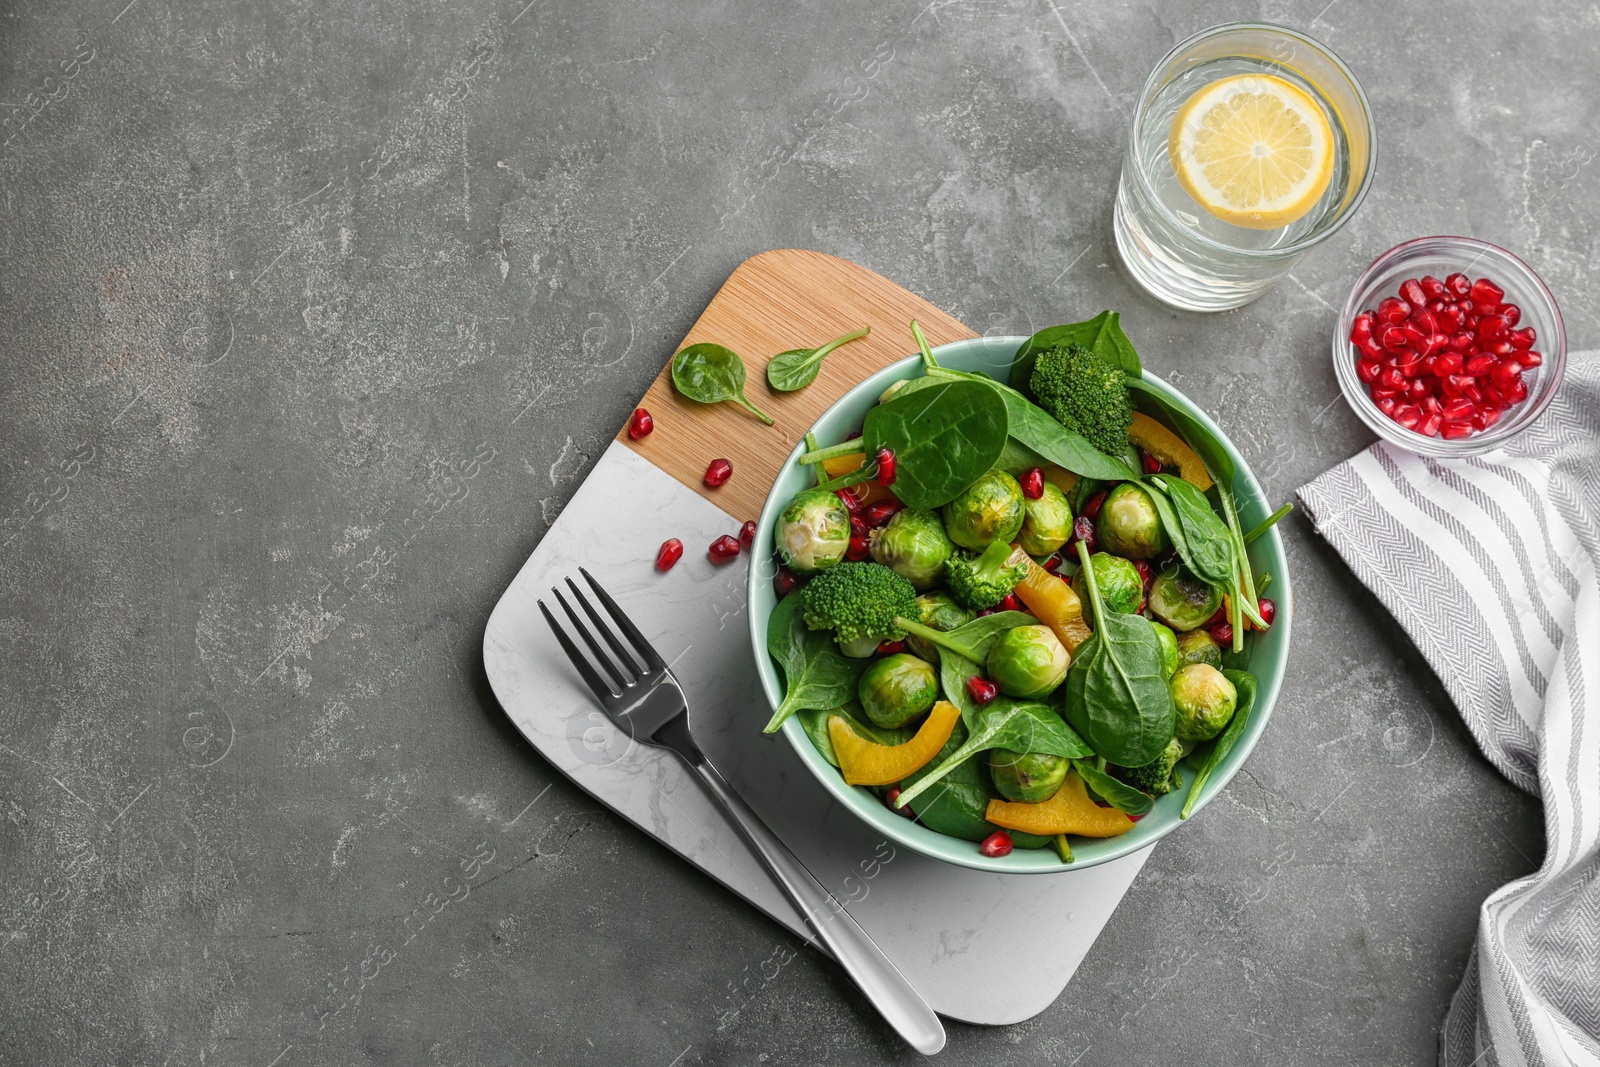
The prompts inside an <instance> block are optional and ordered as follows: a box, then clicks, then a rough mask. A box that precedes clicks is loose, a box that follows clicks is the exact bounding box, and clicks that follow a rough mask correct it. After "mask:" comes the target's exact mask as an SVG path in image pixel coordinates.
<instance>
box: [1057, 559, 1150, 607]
mask: <svg viewBox="0 0 1600 1067" xmlns="http://www.w3.org/2000/svg"><path fill="white" fill-rule="evenodd" d="M1089 566H1091V567H1093V568H1094V584H1095V585H1096V586H1097V587H1098V588H1099V590H1100V599H1101V600H1103V601H1105V605H1106V608H1107V609H1109V610H1111V611H1120V612H1121V613H1122V614H1124V615H1132V614H1133V613H1134V612H1136V611H1138V610H1139V602H1140V601H1141V600H1143V599H1144V579H1143V578H1141V577H1140V576H1139V568H1138V567H1135V566H1134V565H1133V564H1132V563H1130V562H1128V561H1127V560H1125V559H1123V558H1122V557H1121V556H1113V555H1112V554H1111V553H1109V552H1096V553H1094V554H1093V555H1091V556H1090V557H1089ZM1072 591H1073V592H1074V593H1077V594H1078V599H1079V600H1081V601H1082V602H1083V604H1084V609H1083V610H1084V614H1085V616H1087V615H1088V614H1089V607H1088V604H1089V584H1088V583H1087V582H1085V581H1084V580H1083V572H1081V571H1080V572H1079V573H1077V574H1074V575H1073V576H1072Z"/></svg>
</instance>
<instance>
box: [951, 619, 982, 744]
mask: <svg viewBox="0 0 1600 1067" xmlns="http://www.w3.org/2000/svg"><path fill="white" fill-rule="evenodd" d="M985 617H986V618H987V617H988V616H985ZM982 673H983V668H982V667H980V666H979V665H978V664H976V663H974V662H973V661H972V660H970V659H968V658H967V657H966V656H963V655H962V654H961V653H959V652H952V651H950V650H949V649H948V648H944V649H940V650H939V685H940V686H941V687H942V688H943V689H944V698H945V699H946V700H948V701H949V702H950V703H952V704H954V705H955V706H956V707H957V708H958V709H959V710H960V711H961V721H962V722H964V723H966V724H967V728H968V729H969V730H970V729H971V728H972V727H973V725H974V724H975V723H976V722H977V719H978V712H980V711H982V710H983V705H982V704H979V703H978V702H977V701H976V700H973V699H972V694H971V693H968V692H967V679H968V678H975V677H977V676H978V675H980V674H982Z"/></svg>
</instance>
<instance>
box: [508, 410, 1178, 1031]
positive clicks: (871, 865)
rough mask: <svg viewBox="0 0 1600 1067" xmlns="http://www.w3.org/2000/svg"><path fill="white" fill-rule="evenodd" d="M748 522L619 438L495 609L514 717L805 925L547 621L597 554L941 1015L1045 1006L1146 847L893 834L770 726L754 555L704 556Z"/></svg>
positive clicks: (719, 736) (741, 757)
mask: <svg viewBox="0 0 1600 1067" xmlns="http://www.w3.org/2000/svg"><path fill="white" fill-rule="evenodd" d="M749 517H750V518H754V517H755V516H753V515H752V516H749ZM737 532H738V523H737V522H735V521H733V520H732V519H730V518H729V516H728V515H727V514H725V513H724V512H723V511H721V510H720V509H719V508H717V507H716V506H715V505H714V504H713V503H711V502H710V501H708V500H706V499H704V498H703V497H701V496H700V495H699V494H697V493H696V492H694V491H693V490H691V489H689V488H687V487H686V486H684V485H683V484H682V483H681V482H679V481H677V480H676V479H674V478H673V477H671V476H670V475H668V474H666V473H664V472H662V471H661V470H659V469H658V468H656V467H654V466H652V465H651V464H650V463H649V462H647V461H646V460H645V459H643V458H642V457H640V456H639V455H637V454H636V453H634V452H633V451H631V450H630V449H628V448H627V447H625V446H623V445H621V444H618V443H615V442H613V443H612V444H611V446H610V447H609V448H608V449H607V450H606V453H605V455H603V456H602V457H601V458H600V461H599V462H598V463H597V464H596V465H595V468H594V471H593V472H592V473H591V474H590V475H589V477H588V479H587V480H586V481H585V482H584V484H583V485H582V486H581V487H580V488H579V490H578V492H577V495H576V496H574V497H573V499H572V502H571V503H569V504H568V505H567V507H566V509H565V510H564V511H563V512H562V513H561V515H560V517H559V518H558V519H557V520H556V522H555V525H554V526H552V527H551V529H550V530H549V532H548V533H546V534H545V537H544V540H543V541H541V542H540V543H539V547H538V548H537V549H535V550H534V553H533V555H532V556H530V557H529V559H528V562H527V563H525V564H524V565H523V567H522V570H521V571H520V572H519V573H518V574H517V577H516V579H515V580H514V581H513V582H512V583H511V587H510V588H509V589H508V590H506V593H505V595H504V596H502V597H501V598H500V602H499V603H498V604H496V605H495V609H494V612H493V614H491V615H490V617H489V624H488V629H487V631H486V632H485V635H484V642H483V659H484V666H485V668H486V669H487V671H488V675H489V681H490V684H491V685H492V686H493V687H494V691H495V695H496V696H497V697H499V699H500V704H501V706H502V707H503V708H504V709H505V711H506V714H507V715H509V716H510V717H511V720H512V722H514V723H515V724H516V726H517V729H519V730H521V731H522V733H523V735H524V736H525V737H527V739H528V740H529V742H531V743H532V744H533V746H534V748H536V749H538V750H539V752H540V753H541V754H542V755H543V756H544V757H545V758H546V759H548V760H549V761H550V762H551V763H553V764H555V766H556V767H558V768H559V769H560V770H561V771H562V772H563V773H565V774H566V775H567V776H568V777H570V778H571V779H572V780H573V781H574V782H576V783H577V784H578V785H579V786H581V787H583V789H585V790H586V791H588V792H589V793H590V794H591V795H593V796H594V797H595V799H597V800H599V801H601V802H602V803H604V804H605V805H607V806H608V807H610V808H612V809H613V810H615V811H616V812H617V813H618V814H620V815H622V816H623V817H624V818H626V819H627V820H628V821H630V822H632V823H633V824H634V825H636V826H638V827H639V828H640V829H641V830H643V831H645V832H646V833H648V834H650V835H652V836H653V837H655V838H657V839H658V840H660V841H661V842H662V843H663V844H665V845H666V846H667V847H668V848H670V849H672V850H673V851H674V852H676V853H678V854H679V855H680V856H682V857H684V858H685V859H686V860H688V861H689V862H690V863H693V864H694V865H695V866H697V867H699V868H700V869H701V870H703V871H705V872H706V873H707V874H709V875H710V876H711V877H713V878H715V879H716V880H717V881H719V882H721V883H722V884H723V885H725V886H727V887H728V888H729V889H731V890H732V891H733V892H735V893H737V894H739V895H740V896H741V897H743V898H745V899H746V900H748V901H749V902H750V903H752V904H754V905H755V906H756V907H758V908H760V909H761V910H762V911H764V912H766V913H767V914H768V915H769V916H771V917H772V918H773V919H775V920H776V921H778V922H779V923H782V924H783V925H784V926H786V927H788V928H789V929H790V930H791V931H793V932H794V933H795V934H797V935H799V936H801V937H805V938H807V939H809V933H808V931H807V929H806V927H805V925H804V923H803V921H802V920H801V918H800V914H799V913H798V912H797V911H795V909H794V908H793V907H791V906H790V904H789V902H788V900H787V899H786V898H785V897H784V896H783V895H782V894H781V892H780V891H779V890H778V888H777V887H776V886H775V885H774V884H773V883H772V882H771V881H770V880H769V879H768V877H767V875H766V873H765V870H764V869H763V868H762V866H761V864H760V861H758V860H757V859H756V857H755V855H754V854H753V853H752V852H751V851H750V850H749V848H748V847H746V845H745V844H744V841H743V839H742V838H740V836H739V834H738V832H737V831H736V830H735V829H734V827H733V826H732V824H730V823H729V822H727V821H726V820H725V819H724V818H723V817H722V815H721V814H720V812H719V811H718V810H717V809H716V808H715V807H713V805H712V803H711V801H710V800H709V799H708V798H707V797H706V796H705V794H704V793H703V792H702V791H701V788H700V786H699V784H698V782H697V781H696V779H695V778H694V777H693V776H692V775H691V774H689V773H688V772H687V771H686V770H685V768H684V767H683V765H682V764H681V763H680V762H679V760H678V758H677V757H676V756H675V755H673V754H672V753H670V752H666V751H664V750H662V749H656V748H649V747H646V746H642V745H637V744H634V743H633V742H632V741H631V740H630V739H628V738H627V737H625V736H623V735H622V734H620V733H619V732H618V731H617V730H616V729H615V728H613V727H612V726H611V725H610V723H609V722H608V721H607V720H606V718H605V716H604V715H602V714H601V712H600V710H599V708H598V707H597V706H596V705H595V704H594V702H593V699H592V697H591V696H590V694H589V692H588V690H587V689H586V688H585V687H584V685H583V682H582V680H581V679H580V678H579V677H578V675H577V674H576V672H575V671H574V670H573V669H572V667H571V665H570V664H569V663H568V662H567V660H566V657H565V656H564V655H563V654H562V652H561V649H560V646H558V645H557V644H556V642H555V640H554V638H553V637H552V636H551V634H550V632H549V629H548V627H547V626H546V625H545V621H544V618H543V616H541V615H540V613H539V610H538V606H537V600H538V598H540V597H544V598H546V599H547V600H548V599H549V590H550V587H551V586H552V585H554V584H556V583H557V582H558V581H559V580H561V579H562V578H564V577H565V576H567V575H576V574H577V569H578V567H579V566H584V567H587V568H588V569H589V572H590V573H591V574H593V575H594V576H595V577H596V578H597V579H598V580H599V581H600V582H601V583H602V584H603V585H604V586H605V587H606V589H607V590H608V591H609V592H610V593H611V594H612V596H614V597H615V598H616V600H617V602H618V603H619V604H620V605H621V606H622V608H623V610H625V611H626V612H627V613H628V614H629V616H631V617H632V619H633V620H634V622H635V623H636V624H637V625H638V626H639V629H640V630H641V631H642V632H643V633H644V634H645V636H646V637H647V638H648V639H649V640H650V641H651V642H652V643H653V644H654V645H655V647H656V649H657V650H658V651H659V652H660V653H661V655H662V656H663V657H664V658H665V659H666V660H667V661H668V662H669V663H671V664H672V669H673V672H674V673H675V674H676V675H677V677H678V680H679V681H680V682H681V683H682V685H683V688H684V690H685V692H686V693H687V695H688V698H689V709H690V718H689V722H690V726H691V729H692V730H693V732H694V735H695V737H696V739H697V740H698V741H699V743H700V746H701V748H702V749H704V751H705V752H706V754H707V756H709V757H710V759H711V760H712V762H713V763H715V764H716V765H717V766H718V767H719V768H721V770H722V771H723V773H724V774H725V775H726V776H727V778H728V780H729V781H731V782H732V783H733V785H734V787H735V788H736V789H738V790H739V792H740V793H741V794H743V796H744V798H745V799H746V800H747V801H748V802H749V803H750V806H751V807H753V808H754V809H755V810H756V812H757V813H758V814H759V815H760V816H761V817H762V818H763V819H764V820H766V822H767V825H768V826H770V827H771V828H772V829H773V831H774V832H776V833H777V834H778V836H779V837H781V838H782V839H783V840H784V842H785V843H786V844H787V845H788V846H789V847H790V848H791V849H792V850H793V851H794V853H795V854H796V855H797V856H798V857H799V858H800V860H801V861H802V862H804V863H805V864H806V866H807V867H809V868H810V869H811V871H812V873H813V874H815V875H816V876H817V878H818V880H819V881H821V882H822V884H823V885H825V886H827V887H828V888H829V889H830V890H831V891H832V892H833V893H834V895H835V896H837V897H838V898H839V899H840V900H841V901H843V902H845V903H846V906H847V907H848V909H849V911H850V914H851V915H853V916H854V917H855V918H856V920H857V921H858V922H859V923H860V924H861V926H862V927H863V928H865V929H866V931H867V932H868V933H869V934H871V935H872V937H873V939H874V940H876V941H877V943H878V944H879V945H880V946H881V947H882V948H883V950H884V952H885V953H887V954H888V956H889V958H890V959H892V960H893V961H894V962H895V963H896V965H898V966H899V967H900V969H901V971H903V972H904V973H905V975H906V976H907V977H908V978H910V979H911V981H912V982H913V983H914V984H915V985H916V987H917V988H918V989H919V990H920V991H921V992H922V994H923V996H925V997H926V998H927V999H928V1002H929V1003H930V1004H932V1005H933V1007H934V1009H935V1010H936V1011H938V1012H939V1013H940V1014H941V1015H945V1016H948V1017H950V1018H952V1019H959V1020H962V1021H964V1022H971V1023H981V1024H989V1025H998V1024H1004V1023H1015V1022H1020V1021H1022V1020H1024V1019H1027V1018H1030V1017H1031V1016H1034V1015H1036V1014H1038V1013H1039V1012H1041V1011H1043V1010H1044V1009H1045V1008H1046V1007H1048V1006H1049V1005H1050V1003H1051V1002H1052V1001H1054V1000H1055V999H1056V997H1057V996H1059V995H1060V993H1061V990H1062V989H1063V988H1065V986H1066V984H1067V981H1068V980H1069V979H1070V978H1071V977H1072V974H1073V972H1074V971H1076V970H1077V968H1078V964H1079V963H1080V962H1081V961H1082V960H1083V957H1084V955H1085V954H1086V953H1087V952H1088V951H1089V946H1091V945H1092V944H1093V943H1094V939H1095V938H1096V937H1097V936H1098V935H1099V933H1100V930H1101V928H1102V927H1103V926H1104V925H1105V923H1106V920H1108V919H1109V918H1110V917H1111V913H1112V911H1113V910H1114V909H1115V908H1116V906H1117V904H1118V902H1120V901H1121V899H1122V895H1123V894H1124V893H1126V892H1127V890H1128V886H1129V885H1130V884H1131V883H1132V881H1133V878H1134V876H1135V875H1136V874H1138V872H1139V868H1140V867H1142V866H1144V861H1145V859H1146V858H1147V857H1148V856H1149V849H1145V850H1143V851H1141V852H1138V853H1135V854H1134V855H1132V856H1128V857H1125V858H1123V859H1121V860H1117V861H1115V862H1112V863H1106V864H1102V865H1100V866H1097V867H1091V868H1087V869H1084V870H1078V871H1063V872H1061V873H1059V874H1047V875H1000V874H989V873H985V872H981V871H973V870H968V869H965V868H960V867H954V866H951V865H949V864H946V863H941V862H939V861H937V860H933V859H929V858H926V857H924V856H922V855H920V854H917V853H913V852H911V851H910V850H908V849H906V848H904V847H896V846H893V845H889V844H886V843H884V842H882V841H881V840H880V838H878V836H877V835H875V834H874V833H873V832H872V831H871V829H870V828H869V827H867V826H865V825H864V824H862V823H861V822H860V821H859V820H857V819H856V818H855V817H853V816H852V815H851V814H850V812H849V811H847V810H846V809H844V808H843V807H841V806H840V805H839V804H838V803H837V802H836V801H834V800H833V799H832V798H831V797H830V796H829V795H828V793H827V792H826V791H825V790H824V789H823V788H822V786H821V784H820V783H818V782H817V781H816V779H814V778H813V777H812V776H811V773H810V772H809V771H808V770H807V769H806V768H805V766H804V765H803V764H802V763H801V762H800V760H799V759H798V757H797V756H796V755H795V753H794V750H793V749H792V748H791V747H790V742H789V741H788V740H787V739H786V738H784V737H782V736H778V735H771V736H769V735H765V734H762V733H761V727H762V725H763V724H764V723H765V722H766V720H767V719H768V717H769V716H770V713H771V708H770V706H769V705H768V703H767V701H766V699H765V698H764V697H763V695H762V692H761V687H760V682H759V680H758V679H757V676H756V671H755V667H754V665H753V664H752V663H751V661H750V654H751V653H750V637H749V633H748V629H747V620H746V618H745V607H744V605H745V583H746V581H747V580H748V576H749V559H750V557H749V556H748V555H744V556H740V557H739V558H738V559H737V560H735V561H734V562H732V563H729V564H725V565H722V566H717V565H715V564H713V563H711V562H710V560H708V559H707V557H706V554H705V549H706V546H708V545H709V544H710V543H711V542H712V541H713V540H714V539H715V538H716V537H718V536H719V535H721V534H725V533H727V534H731V533H737ZM668 537H677V538H680V539H681V540H682V541H683V543H684V546H685V550H684V558H683V559H682V560H681V561H680V562H679V563H678V565H677V566H676V567H674V568H673V569H672V570H671V571H670V572H668V573H667V574H659V573H657V571H656V570H655V568H654V566H653V563H654V559H655V553H656V549H657V547H658V546H659V545H660V543H661V542H662V541H663V540H665V539H666V538H668Z"/></svg>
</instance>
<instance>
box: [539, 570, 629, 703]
mask: <svg viewBox="0 0 1600 1067" xmlns="http://www.w3.org/2000/svg"><path fill="white" fill-rule="evenodd" d="M550 591H551V592H552V593H554V594H555V595H556V600H557V602H559V603H560V604H561V607H562V610H564V611H565V612H566V613H567V618H569V619H571V620H572V628H573V629H574V630H577V631H578V634H579V636H581V637H582V638H583V643H584V644H586V645H588V646H589V651H590V652H592V653H594V660H595V662H596V663H598V664H599V665H600V667H601V669H602V670H604V671H605V672H606V674H608V675H610V676H611V678H612V679H613V680H614V681H615V682H616V683H617V691H618V692H619V693H621V692H627V689H628V686H630V685H632V684H633V678H632V677H625V676H624V675H623V672H622V671H620V670H618V669H617V668H616V666H614V665H613V664H612V662H611V661H610V660H609V659H607V658H606V654H605V653H604V652H603V651H601V649H600V642H598V641H596V640H595V639H594V634H592V633H590V632H589V628H588V627H587V626H585V625H584V624H583V620H582V619H580V618H578V613H577V612H576V611H573V610H572V605H571V604H568V603H567V598H566V597H564V596H562V595H561V587H560V586H556V587H555V588H553V589H551V590H550ZM630 666H631V664H630ZM631 673H632V672H631V671H629V674H630V675H631Z"/></svg>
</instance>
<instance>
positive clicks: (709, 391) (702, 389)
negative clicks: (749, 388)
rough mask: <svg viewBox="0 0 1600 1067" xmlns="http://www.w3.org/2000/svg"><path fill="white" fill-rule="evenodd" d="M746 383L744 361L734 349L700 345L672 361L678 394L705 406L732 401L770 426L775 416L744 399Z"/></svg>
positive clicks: (705, 343)
mask: <svg viewBox="0 0 1600 1067" xmlns="http://www.w3.org/2000/svg"><path fill="white" fill-rule="evenodd" d="M744 381H745V370H744V360H742V359H740V358H739V354H738V353H737V352H735V351H734V350H733V349H731V348H724V347H723V346H722V345H714V344H711V343H710V342H701V343H700V344H697V345H690V346H689V347H688V348H685V349H684V350H683V351H682V352H679V353H678V354H677V355H675V356H673V357H672V384H673V385H674V386H675V387H676V388H677V390H678V392H680V393H682V394H683V395H684V396H686V397H688V398H689V399H690V400H695V401H698V402H699V403H702V404H720V403H721V402H722V401H724V400H732V401H733V402H734V403H735V404H738V405H739V406H741V407H743V408H744V409H745V410H746V411H748V412H750V414H752V415H754V416H755V417H756V418H758V419H760V420H761V421H762V422H764V423H766V424H767V425H768V426H771V425H772V416H770V415H768V414H767V413H766V412H764V411H762V410H761V409H760V408H758V407H756V406H755V405H754V404H752V403H750V401H748V400H746V399H745V395H744Z"/></svg>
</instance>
